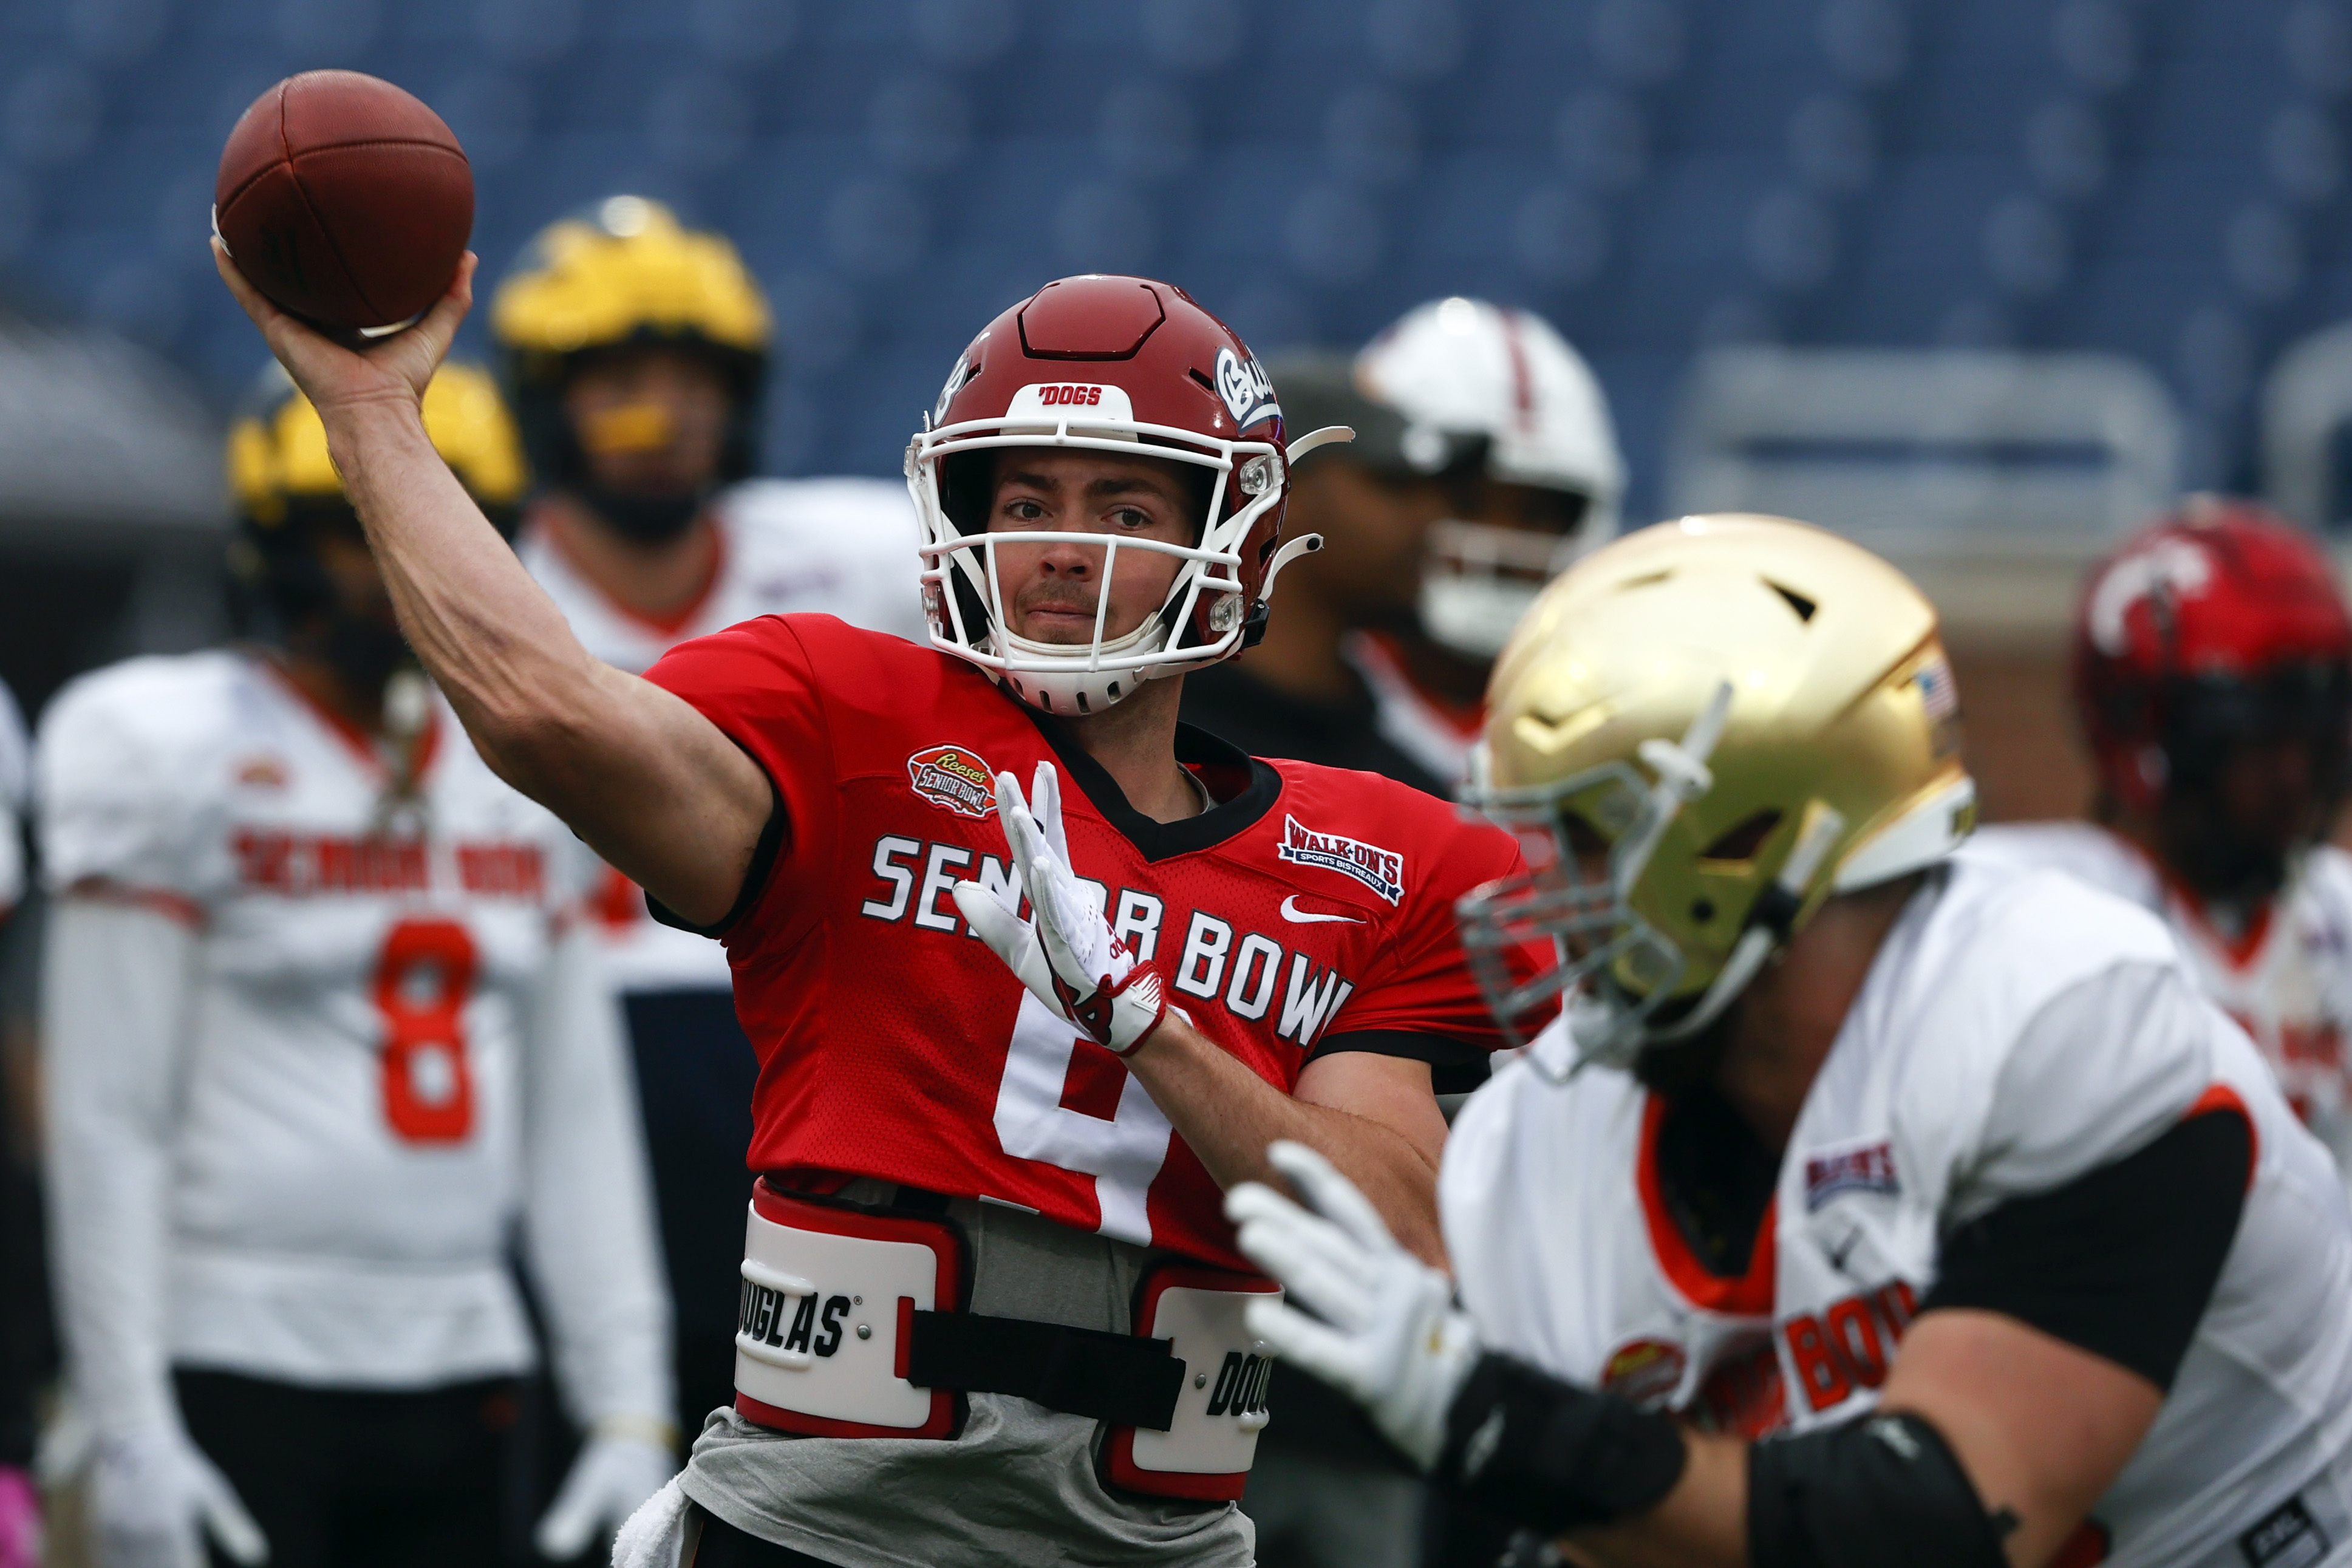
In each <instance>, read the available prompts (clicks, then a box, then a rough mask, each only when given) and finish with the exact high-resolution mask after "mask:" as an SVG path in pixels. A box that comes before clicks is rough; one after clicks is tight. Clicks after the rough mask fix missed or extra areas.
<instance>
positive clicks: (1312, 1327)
mask: <svg viewBox="0 0 2352 1568" xmlns="http://www.w3.org/2000/svg"><path fill="white" fill-rule="evenodd" d="M1265 1157H1266V1163H1268V1164H1270V1165H1272V1166H1273V1167H1274V1168H1275V1169H1276V1171H1279V1172H1280V1173H1282V1174H1283V1175H1284V1176H1285V1177H1286V1178H1287V1179H1288V1180H1289V1182H1290V1184H1291V1185H1292V1186H1293V1187H1295V1188H1297V1191H1298V1194H1299V1195H1300V1196H1301V1197H1303V1198H1304V1199H1306V1200H1307V1206H1305V1207H1302V1206H1300V1205H1297V1204H1295V1203H1293V1202H1291V1201H1290V1199H1288V1198H1286V1197H1285V1196H1283V1195H1282V1194H1280V1193H1277V1192H1276V1191H1275V1190H1274V1189H1273V1188H1272V1187H1269V1186H1266V1185H1265V1184H1262V1183H1258V1182H1244V1183H1243V1184H1241V1185H1239V1186H1237V1187H1235V1188H1234V1190H1233V1191H1232V1192H1230V1193H1228V1194H1225V1217H1227V1218H1228V1219H1230V1220H1232V1221H1233V1222H1234V1225H1236V1226H1239V1227H1240V1229H1241V1249H1242V1251H1243V1253H1244V1255H1245V1256H1247V1257H1248V1258H1249V1259H1250V1261H1251V1262H1253V1263H1255V1264H1256V1265H1257V1266H1258V1267H1259V1268H1263V1269H1265V1271H1266V1273H1268V1274H1270V1275H1272V1276H1273V1277H1274V1278H1275V1279H1278V1280H1280V1281H1281V1282H1282V1285H1283V1288H1284V1289H1285V1290H1286V1291H1287V1292H1288V1298H1287V1300H1276V1299H1275V1298H1273V1297H1267V1296H1261V1297H1259V1298H1257V1299H1256V1300H1253V1301H1252V1302H1251V1303H1250V1304H1249V1307H1248V1309H1247V1312H1246V1316H1247V1321H1248V1322H1249V1331H1250V1332H1251V1333H1253V1334H1255V1335H1256V1336H1257V1337H1258V1338H1259V1339H1262V1340H1264V1341H1265V1342H1266V1343H1267V1344H1269V1345H1272V1346H1273V1347H1274V1350H1275V1352H1276V1354H1277V1355H1279V1356H1281V1357H1282V1358H1283V1359H1284V1360H1285V1361H1287V1362H1290V1363H1294V1364H1296V1365H1297V1366H1299V1367H1302V1368H1304V1369H1305V1370H1307V1372H1310V1373H1314V1374H1315V1375H1316V1376H1317V1377H1319V1378H1321V1379H1322V1380H1323V1381H1324V1382H1326V1383H1328V1384H1330V1385H1331V1386H1332V1387H1334V1388H1336V1389H1338V1390H1339V1392H1340V1393H1342V1394H1347V1395H1348V1396H1349V1398H1351V1399H1353V1400H1355V1401H1356V1403H1357V1404H1359V1405H1362V1406H1363V1407H1364V1409H1365V1410H1366V1411H1367V1412H1368V1413H1369V1414H1370V1415H1371V1417H1372V1420H1373V1423H1374V1424H1375V1425H1377V1426H1379V1427H1380V1429H1381V1431H1382V1432H1384V1433H1386V1434H1387V1435H1388V1437H1389V1440H1390V1441H1391V1442H1392V1443H1394V1444H1395V1445H1396V1446H1397V1447H1399V1448H1400V1449H1402V1450H1403V1452H1404V1453H1405V1455H1406V1456H1407V1457H1408V1458H1411V1459H1412V1461H1413V1462H1414V1463H1415V1464H1418V1465H1419V1466H1421V1468H1423V1469H1424V1470H1425V1469H1428V1468H1431V1467H1432V1466H1433V1465H1435V1464H1436V1463H1437V1458H1438V1455H1439V1454H1440V1453H1441V1452H1442V1451H1443V1450H1444V1447H1445V1414H1446V1411H1447V1410H1448V1408H1450V1407H1451V1406H1452V1405H1453V1403H1454V1394H1457V1393H1459V1392H1460V1390H1461V1387H1462V1382H1463V1379H1465V1378H1466V1377H1468V1376H1469V1375H1470V1369H1471V1366H1472V1365H1473V1363H1475V1362H1476V1361H1477V1359H1478V1335H1477V1331H1476V1330H1475V1329H1474V1328H1472V1327H1471V1324H1470V1319H1469V1317H1468V1315H1467V1314H1465V1313H1464V1312H1461V1311H1459V1310H1455V1308H1454V1284H1453V1281H1451V1280H1449V1279H1447V1278H1446V1277H1445V1276H1444V1274H1442V1273H1440V1272H1439V1271H1438V1270H1436V1269H1434V1268H1431V1267H1430V1266H1429V1265H1428V1264H1426V1263H1423V1261H1422V1260H1421V1259H1419V1258H1415V1257H1414V1256H1413V1255H1412V1254H1411V1253H1410V1252H1407V1251H1406V1250H1405V1249H1404V1248H1403V1247H1399V1246H1398V1245H1397V1243H1396V1238H1395V1237H1391V1235H1390V1234H1389V1227H1388V1226H1385V1225H1383V1224H1382V1223H1381V1216H1380V1214H1379V1211H1377V1210H1376V1209H1374V1208H1373V1207H1372V1205H1371V1202H1370V1199H1368V1198H1366V1197H1365V1196H1364V1194H1362V1193H1360V1192H1359V1191H1357V1189H1356V1185H1355V1184H1354V1183H1352V1182H1350V1181H1349V1180H1348V1178H1347V1177H1345V1176H1343V1175H1341V1174H1340V1173H1339V1172H1338V1171H1336V1170H1334V1169H1333V1168H1332V1166H1331V1163H1330V1162H1329V1161H1328V1160H1326V1159H1325V1158H1323V1156H1322V1155H1320V1154H1318V1153H1317V1152H1315V1151H1314V1150H1312V1149H1309V1148H1308V1147H1307V1146H1306V1145H1305V1144H1304V1143H1293V1142H1287V1141H1284V1142H1276V1143H1275V1144H1274V1145H1273V1146H1272V1147H1270V1148H1268V1149H1267V1150H1266V1152H1265ZM1292 1302H1296V1303H1297V1304H1298V1305H1300V1306H1304V1307H1306V1308H1307V1309H1308V1310H1309V1311H1311V1312H1312V1313H1313V1314H1314V1316H1313V1317H1309V1316H1308V1315H1307V1312H1302V1311H1300V1310H1297V1306H1293V1305H1291V1304H1290V1303H1292ZM1318 1320H1320V1321H1318Z"/></svg>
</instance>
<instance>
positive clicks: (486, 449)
mask: <svg viewBox="0 0 2352 1568" xmlns="http://www.w3.org/2000/svg"><path fill="white" fill-rule="evenodd" d="M271 369H272V374H271V375H270V377H269V381H268V385H267V387H266V388H265V390H264V392H263V393H262V395H261V396H260V397H259V398H257V400H256V402H255V404H254V405H253V406H252V407H251V408H250V409H249V410H248V411H247V413H246V414H245V415H244V416H241V417H240V418H238V420H237V421H236V424H234V425H232V426H230V427H229V433H228V479H229V489H230V490H231V492H232V493H233V494H234V495H235V496H236V506H237V510H238V512H239V513H241V514H242V515H243V517H244V518H245V519H246V521H247V522H248V523H250V524H251V525H252V526H254V527H257V528H260V529H265V530H266V529H274V528H276V527H278V525H279V524H281V523H283V522H284V521H286V518H287V514H288V511H289V508H291V507H293V506H295V505H299V504H300V503H301V502H304V501H341V500H343V480H342V476H341V475H340V474H338V473H337V472H335V465H334V460H333V459H332V458H330V457H329V456H328V455H327V427H326V426H325V425H323V424H321V423H320V419H319V411H318V410H317V409H315V408H313V407H311V406H310V399H309V398H307V397H305V396H303V395H302V394H301V393H300V392H299V390H297V389H296V387H295V385H294V384H293V383H292V382H290V381H289V380H287V379H286V374H285V373H284V372H283V371H279V370H277V368H276V367H275V366H273V367H271ZM425 435H426V437H429V438H430V439H431V440H432V442H433V447H434V449H435V450H436V451H437V452H439V453H440V454H441V457H442V459H443V460H444V461H446V463H447V464H448V465H449V468H450V471H451V472H453V473H455V474H456V475H457V480H458V482H459V483H460V484H462V485H464V486H465V487H466V489H467V493H468V494H469V495H471V496H472V497H473V498H474V499H475V500H477V501H478V502H480V503H481V505H482V507H483V509H484V510H487V511H489V512H491V513H492V514H493V516H494V517H495V516H497V515H499V514H500V513H503V512H507V511H510V510H512V509H513V507H514V506H515V505H516V503H517V502H519V501H520V500H521V499H522V493H523V489H524V486H525V484H526V483H527V482H528V479H529V477H530V476H529V473H528V471H527V470H526V469H525V468H524V467H523V457H522V445H521V443H520V441H519V440H517V439H516V437H515V426H514V421H513V419H511V418H510V417H509V416H508V414H507V405H506V402H505V400H504V399H502V398H501V397H499V388H498V383H497V382H495V381H493V380H492V379H491V378H490V374H489V373H488V371H486V370H483V369H481V368H480V367H479V366H478V365H470V364H455V363H451V364H444V365H443V366H442V367H441V369H440V370H439V371H438V372H437V373H436V374H435V375H434V377H433V381H432V384H430V385H428V386H426V387H425Z"/></svg>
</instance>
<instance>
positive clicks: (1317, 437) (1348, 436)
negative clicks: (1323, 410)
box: [1282, 425, 1356, 464]
mask: <svg viewBox="0 0 2352 1568" xmlns="http://www.w3.org/2000/svg"><path fill="white" fill-rule="evenodd" d="M1355 438H1356V433H1355V431H1353V430H1352V429H1350V428H1349V427H1348V426H1345V425H1326V426H1323V428H1321V429H1320V430H1309V431H1308V432H1307V434H1306V435H1304V436H1301V437H1299V438H1298V439H1297V440H1296V441H1293V442H1292V443H1291V444H1290V445H1289V446H1288V447H1285V448H1283V453H1282V458H1283V461H1284V462H1286V463H1291V464H1296V463H1297V461H1298V459H1299V458H1303V457H1305V456H1307V453H1309V452H1311V451H1313V450H1315V448H1316V447H1328V446H1330V445H1332V444H1333V443H1334V442H1338V441H1352V440H1354V439H1355Z"/></svg>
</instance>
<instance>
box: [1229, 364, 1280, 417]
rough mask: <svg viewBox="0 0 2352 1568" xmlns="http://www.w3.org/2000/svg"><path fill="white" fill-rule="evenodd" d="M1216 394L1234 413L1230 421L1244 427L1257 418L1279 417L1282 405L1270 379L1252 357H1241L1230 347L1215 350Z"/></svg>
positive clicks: (1230, 411)
mask: <svg viewBox="0 0 2352 1568" xmlns="http://www.w3.org/2000/svg"><path fill="white" fill-rule="evenodd" d="M1217 395H1218V396H1219V397H1222V398H1223V399H1224V400H1225V412H1226V413H1228V414H1230V415H1232V416H1234V425H1235V426H1237V427H1238V428H1240V429H1244V430H1246V429H1248V428H1249V427H1250V426H1253V425H1255V424H1256V423H1257V422H1258V421H1259V420H1261V419H1279V418H1281V417H1282V405H1280V404H1279V403H1276V401H1275V400H1274V383H1273V382H1272V381H1271V380H1269V379H1267V377H1266V374H1265V371H1263V370H1260V369H1259V368H1258V363H1257V361H1256V360H1255V359H1248V360H1244V359H1243V358H1242V357H1241V356H1240V355H1238V354H1236V353H1234V351H1233V350H1231V349H1219V350H1218V351H1217Z"/></svg>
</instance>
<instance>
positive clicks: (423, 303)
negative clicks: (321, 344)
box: [213, 71, 474, 331]
mask: <svg viewBox="0 0 2352 1568" xmlns="http://www.w3.org/2000/svg"><path fill="white" fill-rule="evenodd" d="M213 226H214V228H215V229H216V230H218V231H219V234H220V237H221V243H222V244H223V245H225V246H226V247H228V253H229V256H230V258H231V259H233V260H234V261H236V266H237V270H239V271H240V272H243V273H244V274H245V276H246V277H247V279H250V280H251V281H252V283H253V286H254V287H255V288H257V289H260V290H261V291H262V292H263V293H264V294H267V295H268V296H269V298H270V299H271V300H274V301H276V302H277V304H278V306H279V307H280V308H281V309H284V310H291V311H293V312H294V313H295V314H296V315H298V316H306V317H308V318H310V320H312V321H320V322H323V323H325V324H326V325H328V326H331V327H342V328H347V329H357V330H361V331H366V330H368V329H371V328H375V329H382V328H392V327H397V326H399V325H401V324H402V323H404V322H405V321H410V320H411V319H413V318H414V317H415V316H417V315H418V314H420V313H421V312H423V311H424V310H425V309H426V308H427V307H428V306H430V305H431V304H432V303H433V301H434V300H437V299H439V298H440V297H441V294H442V291H443V290H445V289H447V288H448V287H449V279H451V278H453V277H455V276H456V275H457V263H458V262H459V261H461V260H462V259H464V258H465V254H466V241H467V237H470V236H471V235H472V233H473V231H474V171H473V169H472V167H471V166H470V165H469V164H467V162H466V152H465V149H464V148H462V147H460V146H458V145H457V138H456V137H455V136H453V135H451V134H450V133H449V128H448V127H447V126H446V125H444V124H443V123H442V122H441V117H440V116H439V115H437V114H436V113H434V112H433V111H432V110H430V109H427V108H425V105H424V104H423V103H422V102H420V101H419V100H416V99H415V98H414V97H412V96H411V95H409V94H408V93H406V92H404V91H402V90H401V89H399V88H396V87H394V86H393V85H392V83H390V82H388V81H380V80H378V79H376V78H374V77H372V76H363V75H362V74H361V73H359V72H358V71H304V72H303V73H302V74H301V75H299V76H290V77H288V78H287V79H285V80H284V81H281V82H279V83H278V85H277V86H276V87H273V88H271V89H269V90H268V92H265V93H263V94H262V95H261V96H260V97H259V98H257V99H256V100H254V102H253V107H252V108H250V109H248V110H246V111H245V113H244V115H243V117H242V118H240V119H239V120H238V121H237V122H236V129H235V130H233V131H231V132H229V133H228V145H227V146H226V147H224V148H223V149H221V161H220V177H219V179H218V181H217V182H216V183H215V184H214V187H213Z"/></svg>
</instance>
